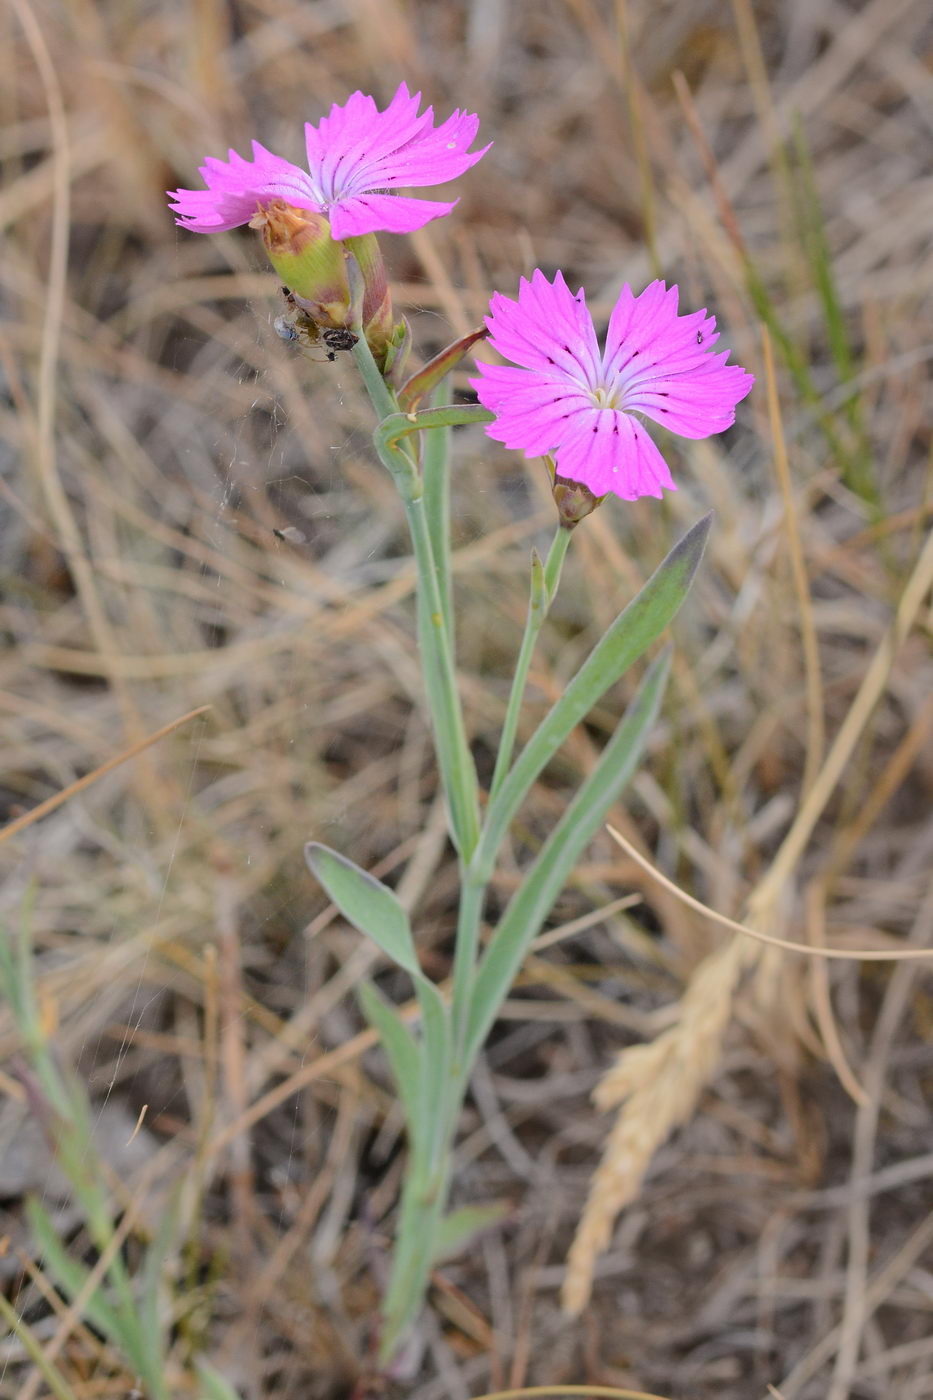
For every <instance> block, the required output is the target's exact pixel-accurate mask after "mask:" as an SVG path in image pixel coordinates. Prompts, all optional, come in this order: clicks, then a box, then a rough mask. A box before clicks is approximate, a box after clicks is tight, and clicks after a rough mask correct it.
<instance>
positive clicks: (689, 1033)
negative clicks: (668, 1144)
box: [562, 935, 758, 1315]
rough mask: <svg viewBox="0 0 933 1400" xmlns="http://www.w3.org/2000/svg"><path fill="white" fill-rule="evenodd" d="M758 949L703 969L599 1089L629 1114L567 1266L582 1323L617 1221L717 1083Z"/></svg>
mask: <svg viewBox="0 0 933 1400" xmlns="http://www.w3.org/2000/svg"><path fill="white" fill-rule="evenodd" d="M757 956H758V947H757V946H756V945H753V944H749V943H748V942H747V941H746V940H745V939H743V938H742V937H741V936H739V935H736V936H734V937H733V938H732V939H731V940H730V941H729V942H728V943H726V944H724V946H723V947H722V948H719V949H717V950H716V951H715V952H714V953H711V954H709V956H708V957H706V958H705V959H704V960H703V961H702V962H701V963H700V964H699V966H698V967H697V969H696V971H695V973H694V975H693V976H692V977H691V979H690V985H689V987H688V988H687V991H686V993H685V994H684V997H683V999H682V1001H681V1004H680V1016H679V1018H678V1020H677V1021H676V1023H675V1024H674V1025H673V1026H671V1027H669V1028H668V1029H667V1030H666V1031H664V1032H662V1034H661V1035H659V1036H658V1037H657V1038H656V1039H655V1040H653V1041H650V1042H649V1043H648V1044H646V1045H635V1046H632V1047H630V1048H629V1049H626V1050H623V1051H622V1053H621V1054H620V1055H619V1057H618V1059H617V1060H616V1063H615V1064H614V1065H613V1067H612V1068H611V1069H610V1070H609V1071H608V1072H607V1073H606V1074H605V1075H604V1076H603V1078H602V1080H601V1081H600V1083H599V1084H598V1085H597V1087H596V1089H595V1091H594V1094H593V1101H594V1103H595V1104H596V1107H597V1108H599V1109H601V1110H603V1111H606V1110H608V1109H610V1108H618V1107H619V1106H620V1105H621V1106H622V1107H621V1111H620V1113H619V1115H618V1117H617V1119H616V1122H615V1126H614V1127H613V1129H612V1132H611V1133H610V1135H609V1140H608V1142H607V1144H606V1150H605V1152H604V1154H603V1160H602V1162H601V1164H600V1166H599V1168H598V1170H597V1172H596V1175H595V1176H594V1178H593V1183H592V1186H591V1188H590V1194H589V1199H588V1201H587V1203H586V1208H585V1210H584V1212H583V1217H582V1219H581V1221H580V1224H579V1227H578V1229H577V1233H576V1237H575V1239H574V1242H573V1245H572V1247H571V1250H570V1255H569V1258H568V1261H567V1275H566V1278H565V1280H564V1287H563V1293H562V1301H563V1305H564V1308H565V1310H566V1311H567V1312H568V1313H571V1314H573V1315H576V1314H577V1313H579V1312H581V1311H582V1309H583V1308H584V1307H585V1306H586V1304H587V1302H588V1300H589V1296H590V1289H591V1286H592V1282H593V1271H594V1268H595V1265H596V1260H597V1257H598V1256H599V1255H600V1254H601V1253H602V1252H603V1250H604V1249H605V1248H606V1246H607V1245H608V1243H609V1238H610V1235H611V1232H612V1228H613V1225H614V1224H615V1220H616V1216H617V1215H618V1213H619V1211H620V1210H621V1209H622V1208H623V1206H625V1205H627V1204H628V1203H629V1201H631V1200H633V1199H634V1198H635V1196H637V1194H638V1191H639V1188H640V1186H641V1183H642V1179H643V1177H644V1175H645V1172H646V1171H647V1170H648V1166H649V1164H650V1162H651V1159H652V1157H653V1156H654V1154H655V1152H656V1151H657V1149H658V1148H659V1147H660V1145H661V1144H662V1143H663V1142H664V1140H665V1138H666V1137H667V1136H668V1135H669V1134H670V1133H671V1132H673V1130H674V1129H675V1128H676V1127H678V1126H679V1125H680V1124H681V1123H683V1122H685V1121H686V1119H687V1118H689V1117H690V1115H691V1113H692V1112H693V1110H694V1108H695V1106H696V1102H697V1099H698V1098H699V1096H700V1094H701V1093H702V1091H703V1089H704V1087H705V1086H706V1085H707V1084H708V1083H709V1081H710V1079H711V1078H712V1075H713V1072H714V1070H715V1068H716V1065H717V1063H718V1061H719V1057H720V1052H721V1047H722V1039H723V1035H724V1033H725V1030H726V1028H727V1026H728V1025H729V1022H730V1021H731V1019H732V999H733V994H734V992H735V989H736V986H737V984H738V981H739V978H740V976H741V974H742V971H743V969H744V968H746V967H747V966H748V965H749V964H750V962H752V961H754V960H755V959H756V958H757Z"/></svg>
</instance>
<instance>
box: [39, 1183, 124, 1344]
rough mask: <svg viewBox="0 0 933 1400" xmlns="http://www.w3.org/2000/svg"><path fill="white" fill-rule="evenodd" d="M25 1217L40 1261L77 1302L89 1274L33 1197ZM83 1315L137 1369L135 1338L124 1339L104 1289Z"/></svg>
mask: <svg viewBox="0 0 933 1400" xmlns="http://www.w3.org/2000/svg"><path fill="white" fill-rule="evenodd" d="M26 1214H27V1216H28V1219H29V1224H30V1227H31V1229H32V1232H33V1234H34V1235H35V1238H36V1244H37V1245H38V1252H39V1254H40V1255H41V1257H42V1261H43V1263H44V1265H45V1267H46V1269H47V1270H48V1272H49V1273H50V1274H51V1276H52V1278H53V1279H54V1281H55V1283H56V1285H57V1286H58V1287H59V1288H60V1289H61V1290H62V1292H63V1293H64V1294H65V1296H66V1297H67V1298H68V1300H69V1302H70V1301H71V1300H72V1299H73V1298H77V1296H78V1294H79V1293H80V1292H81V1290H82V1289H83V1288H84V1286H85V1284H86V1283H87V1280H88V1276H89V1274H90V1270H89V1269H87V1268H85V1266H84V1265H83V1264H81V1263H79V1262H78V1260H77V1259H73V1258H72V1257H71V1255H70V1254H69V1253H68V1252H67V1250H66V1249H65V1248H64V1247H63V1246H62V1244H61V1241H60V1240H59V1238H58V1232H57V1230H56V1229H55V1226H54V1225H53V1224H52V1221H51V1219H50V1218H49V1216H48V1213H47V1212H46V1210H45V1207H44V1206H42V1205H40V1203H39V1202H38V1201H37V1200H36V1199H35V1198H34V1197H32V1196H30V1197H28V1198H27V1201H26ZM83 1315H84V1316H85V1317H86V1318H87V1319H88V1321H89V1322H91V1323H93V1325H94V1326H95V1327H96V1328H97V1329H98V1331H100V1332H102V1333H103V1334H104V1336H105V1337H107V1338H108V1339H109V1340H110V1341H111V1342H114V1343H115V1344H116V1345H117V1346H118V1347H121V1348H122V1350H123V1353H124V1355H125V1356H126V1357H127V1359H128V1360H130V1361H132V1362H133V1364H134V1365H136V1364H137V1363H138V1361H139V1359H140V1358H139V1356H138V1354H137V1352H138V1340H139V1339H138V1338H137V1337H135V1336H127V1334H126V1329H125V1327H124V1325H123V1319H122V1318H121V1317H120V1314H119V1313H118V1312H117V1311H116V1309H115V1308H113V1307H112V1306H111V1305H110V1303H108V1302H107V1300H106V1298H105V1297H104V1294H103V1289H102V1288H101V1287H97V1288H96V1289H95V1290H94V1291H93V1292H92V1293H91V1294H90V1295H89V1297H88V1300H87V1302H86V1303H85V1305H84V1308H83Z"/></svg>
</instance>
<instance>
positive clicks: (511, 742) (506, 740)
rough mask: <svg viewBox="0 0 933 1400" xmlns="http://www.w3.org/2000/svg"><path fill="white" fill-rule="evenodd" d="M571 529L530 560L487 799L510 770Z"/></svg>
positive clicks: (564, 530)
mask: <svg viewBox="0 0 933 1400" xmlns="http://www.w3.org/2000/svg"><path fill="white" fill-rule="evenodd" d="M571 533H572V532H571V531H570V530H567V529H565V528H564V527H563V526H560V527H559V528H558V530H557V534H556V535H555V536H554V539H553V540H552V541H551V548H550V550H549V551H548V557H547V560H546V562H545V563H544V565H543V566H542V564H541V560H540V559H539V558H538V555H537V554H534V555H533V557H532V561H531V595H530V597H529V599H528V618H527V621H526V622H525V635H524V636H523V637H522V645H521V649H520V651H519V653H518V660H517V662H516V663H515V675H514V677H513V678H512V689H511V692H510V694H509V703H508V705H507V707H506V711H505V720H504V721H503V725H502V737H501V739H500V740H499V752H498V753H497V755H496V767H495V771H494V773H493V775H492V786H491V787H490V789H489V800H490V802H491V801H492V800H493V798H494V797H495V796H496V794H497V793H498V791H499V789H500V787H501V786H502V784H503V782H504V781H505V775H506V774H507V773H508V771H509V764H510V763H511V762H512V750H513V749H514V747H515V735H516V734H517V732H518V719H519V715H520V713H521V708H522V700H523V699H524V697H525V686H526V685H527V683H528V671H529V668H530V666H531V658H532V655H533V653H534V649H535V643H536V642H537V640H538V633H539V632H540V631H541V627H542V624H543V623H544V619H545V618H546V617H547V615H548V611H549V609H550V606H551V603H552V602H553V600H554V595H555V594H556V592H557V586H558V584H559V583H560V574H561V569H562V568H563V564H564V559H565V558H566V556H567V547H568V545H569V544H570V536H571Z"/></svg>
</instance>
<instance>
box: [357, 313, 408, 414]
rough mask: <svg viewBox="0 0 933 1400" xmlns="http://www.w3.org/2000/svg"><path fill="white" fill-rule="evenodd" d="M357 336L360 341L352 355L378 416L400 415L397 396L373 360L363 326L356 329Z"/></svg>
mask: <svg viewBox="0 0 933 1400" xmlns="http://www.w3.org/2000/svg"><path fill="white" fill-rule="evenodd" d="M356 334H357V337H358V339H357V342H356V344H355V345H354V347H353V349H352V351H351V354H352V355H353V358H354V360H355V361H356V364H357V368H358V369H359V372H360V374H361V376H362V379H363V384H364V385H365V387H366V392H367V394H368V395H369V398H370V401H371V403H372V406H373V408H374V409H375V410H376V416H377V417H378V418H379V419H383V418H388V416H389V415H390V414H396V413H398V404H397V403H396V400H395V395H394V394H393V393H392V391H391V389H390V388H389V386H388V385H387V384H386V382H385V380H384V379H383V377H382V375H381V374H380V372H379V366H378V365H377V364H376V361H375V360H374V359H373V352H372V351H371V350H370V348H369V346H368V345H367V343H366V337H365V335H364V334H363V328H362V326H357V327H356Z"/></svg>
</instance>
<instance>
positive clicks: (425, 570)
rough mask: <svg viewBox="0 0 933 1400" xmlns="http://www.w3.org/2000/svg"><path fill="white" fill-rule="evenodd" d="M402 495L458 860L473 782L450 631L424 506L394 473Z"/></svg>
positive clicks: (415, 481) (406, 479)
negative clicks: (412, 554)
mask: <svg viewBox="0 0 933 1400" xmlns="http://www.w3.org/2000/svg"><path fill="white" fill-rule="evenodd" d="M396 482H397V484H398V485H399V489H400V491H401V495H402V503H403V505H404V507H405V515H406V516H407V518H408V529H409V532H410V534H411V542H412V546H413V548H414V552H415V564H416V567H417V570H418V637H419V641H420V644H421V653H422V657H423V665H424V681H425V691H426V693H427V696H428V704H429V706H430V709H431V716H432V719H433V721H434V734H435V738H436V741H437V756H438V762H439V764H440V769H441V776H442V778H443V781H444V790H445V792H446V793H447V801H448V804H449V807H450V824H451V835H452V836H453V839H454V843H455V844H456V847H457V850H458V851H459V853H460V856H461V858H462V860H463V861H464V862H466V861H469V860H470V858H471V856H472V855H473V852H474V851H475V849H476V845H477V842H478V841H479V783H478V781H477V777H476V766H475V764H474V762H473V755H472V754H471V753H470V746H469V744H468V743H467V737H466V729H465V727H464V723H463V711H462V709H461V706H460V697H459V695H458V693H457V677H456V673H455V670H454V663H453V656H452V650H451V643H450V634H449V632H448V630H447V626H446V623H445V620H444V599H443V597H442V595H441V589H440V584H439V582H438V577H437V570H436V566H435V562H434V551H433V550H432V548H431V536H430V534H429V532H428V521H427V516H426V514H425V508H424V493H423V491H422V489H421V481H420V478H418V477H417V475H416V474H415V473H413V474H412V475H411V476H408V475H406V474H403V473H400V474H399V475H398V476H397V477H396Z"/></svg>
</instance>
